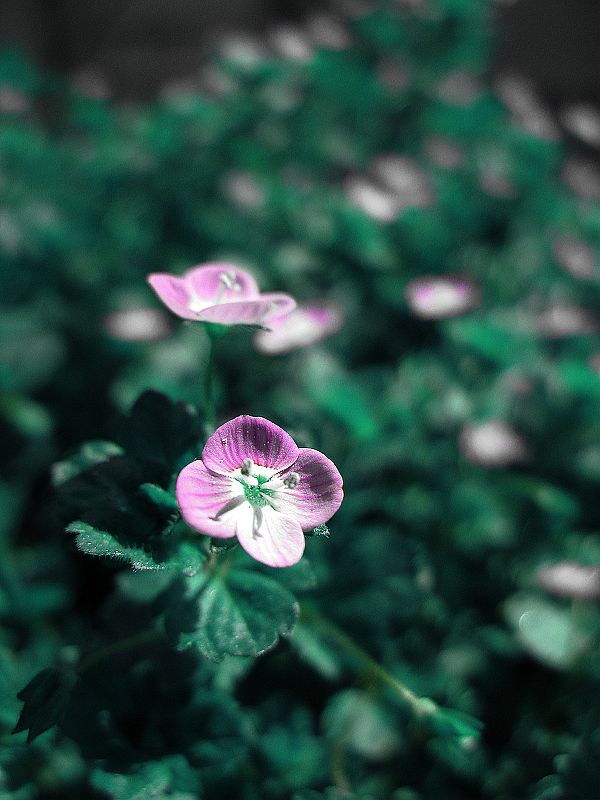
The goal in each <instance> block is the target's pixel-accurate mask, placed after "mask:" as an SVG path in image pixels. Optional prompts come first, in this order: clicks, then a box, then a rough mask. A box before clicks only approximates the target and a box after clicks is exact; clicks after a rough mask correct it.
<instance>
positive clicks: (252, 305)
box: [194, 292, 296, 325]
mask: <svg viewBox="0 0 600 800" xmlns="http://www.w3.org/2000/svg"><path fill="white" fill-rule="evenodd" d="M295 305H296V301H295V300H294V299H293V298H292V297H290V296H289V295H286V294H280V293H275V292H274V293H272V294H261V295H260V297H259V298H257V299H256V300H236V301H235V302H226V303H219V304H218V305H214V306H210V307H207V308H204V309H198V311H197V313H196V314H195V316H194V318H195V319H197V320H199V321H200V322H215V323H217V324H219V325H262V324H263V323H265V322H267V321H268V320H270V319H271V317H273V316H274V315H278V314H280V313H281V312H282V311H287V310H290V309H292V308H294V306H295Z"/></svg>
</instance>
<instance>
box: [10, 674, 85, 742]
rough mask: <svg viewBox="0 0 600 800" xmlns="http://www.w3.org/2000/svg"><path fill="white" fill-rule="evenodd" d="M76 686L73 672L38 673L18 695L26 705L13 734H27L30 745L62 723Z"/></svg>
mask: <svg viewBox="0 0 600 800" xmlns="http://www.w3.org/2000/svg"><path fill="white" fill-rule="evenodd" d="M76 682H77V673H76V672H74V671H73V670H66V669H57V668H55V667H48V668H46V669H44V670H42V671H41V672H40V673H38V674H37V675H36V676H35V678H33V679H32V680H31V681H30V682H29V683H28V684H27V686H25V688H24V689H21V691H20V692H19V693H18V695H17V697H18V698H19V700H22V701H23V702H24V703H25V705H24V706H23V710H22V711H21V715H20V716H19V720H18V722H17V724H16V726H15V729H14V730H13V733H20V732H21V731H24V730H27V731H28V734H27V741H28V742H31V741H32V740H33V739H35V738H36V736H39V735H40V734H42V733H44V732H45V731H47V730H48V729H49V728H51V727H52V726H53V725H56V724H57V723H58V722H60V721H61V719H62V718H63V716H64V713H65V711H66V708H67V705H68V702H69V697H70V695H71V691H72V689H73V687H74V686H75V683H76Z"/></svg>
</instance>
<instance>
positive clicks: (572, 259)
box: [552, 236, 597, 278]
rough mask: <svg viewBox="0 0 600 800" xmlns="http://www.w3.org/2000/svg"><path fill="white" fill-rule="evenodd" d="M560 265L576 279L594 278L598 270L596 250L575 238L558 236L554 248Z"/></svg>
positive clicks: (555, 256)
mask: <svg viewBox="0 0 600 800" xmlns="http://www.w3.org/2000/svg"><path fill="white" fill-rule="evenodd" d="M552 250H553V252H554V258H555V259H556V261H557V262H558V264H559V265H560V266H561V267H562V268H563V269H565V270H566V271H567V272H569V273H570V274H571V275H573V277H574V278H593V277H594V275H595V274H596V270H597V259H596V254H595V253H594V250H593V249H592V248H591V247H590V246H589V244H586V242H583V241H582V240H581V239H576V238H575V237H574V236H558V237H557V238H556V239H555V240H554V245H553V248H552Z"/></svg>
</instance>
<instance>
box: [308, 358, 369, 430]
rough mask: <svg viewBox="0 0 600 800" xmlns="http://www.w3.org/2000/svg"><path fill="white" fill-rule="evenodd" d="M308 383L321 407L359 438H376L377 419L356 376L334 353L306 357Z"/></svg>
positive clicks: (310, 393)
mask: <svg viewBox="0 0 600 800" xmlns="http://www.w3.org/2000/svg"><path fill="white" fill-rule="evenodd" d="M304 385H305V389H306V392H307V394H308V395H309V397H310V398H311V400H312V401H313V403H315V405H317V406H318V407H319V408H320V409H322V410H323V411H325V412H326V413H327V414H329V415H330V416H331V417H333V418H334V419H336V420H337V421H338V422H340V423H342V424H343V425H344V426H345V427H346V428H347V429H348V430H349V431H350V432H351V433H352V434H353V435H354V436H356V438H357V439H361V440H362V439H373V438H374V437H375V436H376V434H377V422H376V421H375V419H374V417H373V414H372V412H371V405H370V403H369V401H368V398H367V397H366V396H365V394H364V393H363V390H362V385H361V384H360V383H359V382H358V380H356V378H355V377H354V376H352V375H350V374H348V373H346V372H344V370H342V368H341V367H340V366H339V365H338V363H337V362H336V361H335V360H334V359H333V357H331V356H327V357H326V356H325V354H324V353H320V352H314V353H312V354H310V355H307V357H306V364H305V368H304Z"/></svg>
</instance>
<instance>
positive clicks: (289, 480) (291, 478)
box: [283, 472, 300, 489]
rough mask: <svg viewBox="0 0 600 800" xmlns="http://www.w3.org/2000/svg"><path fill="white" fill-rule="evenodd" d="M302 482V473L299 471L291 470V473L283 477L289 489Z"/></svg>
mask: <svg viewBox="0 0 600 800" xmlns="http://www.w3.org/2000/svg"><path fill="white" fill-rule="evenodd" d="M299 482H300V475H298V473H297V472H290V474H289V475H286V476H285V478H284V479H283V484H284V486H287V488H288V489H295V488H296V486H298V483H299Z"/></svg>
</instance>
